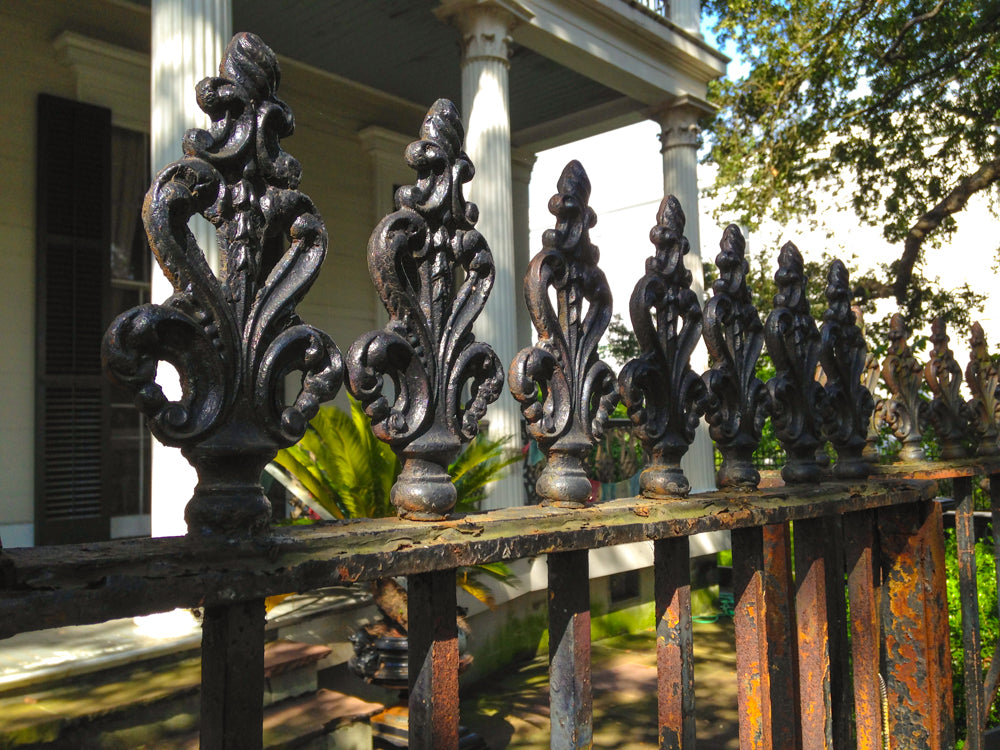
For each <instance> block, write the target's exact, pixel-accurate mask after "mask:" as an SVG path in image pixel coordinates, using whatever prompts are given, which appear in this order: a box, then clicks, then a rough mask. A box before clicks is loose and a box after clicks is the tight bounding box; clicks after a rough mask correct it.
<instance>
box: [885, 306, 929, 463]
mask: <svg viewBox="0 0 1000 750" xmlns="http://www.w3.org/2000/svg"><path fill="white" fill-rule="evenodd" d="M908 335H909V331H908V330H907V328H906V323H904V322H903V316H902V315H900V314H899V313H896V314H895V315H893V316H892V319H891V320H890V321H889V354H888V355H887V356H886V358H885V360H884V361H883V362H882V380H883V381H885V385H886V387H887V388H888V389H889V393H890V396H889V398H887V399H885V400H884V401H883V402H882V404H881V407H882V409H881V411H882V414H881V417H882V420H883V422H884V423H885V424H887V425H888V426H889V427H890V428H891V429H892V433H893V434H894V435H895V436H896V437H897V438H899V440H900V441H901V442H902V444H903V448H902V450H901V451H900V453H899V456H900V458H902V459H903V460H904V461H922V460H923V459H924V449H923V448H922V447H921V445H920V440H921V438H922V430H923V425H924V423H925V422H926V421H927V402H926V401H924V400H923V399H922V398H920V385H921V383H923V371H924V368H923V367H921V366H920V363H919V362H917V359H916V357H914V356H913V351H912V350H911V349H910V346H909V344H907V343H906V338H907V336H908Z"/></svg>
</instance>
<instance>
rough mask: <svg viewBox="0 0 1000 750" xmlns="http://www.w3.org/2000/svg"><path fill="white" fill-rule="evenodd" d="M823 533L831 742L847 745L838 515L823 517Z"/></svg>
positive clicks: (849, 713)
mask: <svg viewBox="0 0 1000 750" xmlns="http://www.w3.org/2000/svg"><path fill="white" fill-rule="evenodd" d="M825 523H826V525H827V529H828V531H827V534H826V561H827V563H826V592H827V598H826V619H827V622H828V623H829V630H828V633H827V637H828V638H829V644H830V692H831V699H832V701H833V746H834V747H836V748H842V747H849V746H850V745H851V744H853V742H854V731H853V727H854V710H853V705H852V704H853V700H854V699H853V692H852V690H851V662H850V653H851V649H850V646H849V645H848V641H847V580H846V576H845V571H846V564H845V562H844V524H843V519H842V518H841V517H840V516H839V515H838V516H829V517H827V519H826V521H825Z"/></svg>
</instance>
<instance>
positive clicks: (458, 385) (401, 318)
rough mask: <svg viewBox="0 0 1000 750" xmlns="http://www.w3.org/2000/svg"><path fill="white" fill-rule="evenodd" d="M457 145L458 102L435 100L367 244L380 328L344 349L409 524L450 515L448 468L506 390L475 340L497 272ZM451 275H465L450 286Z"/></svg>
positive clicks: (469, 171)
mask: <svg viewBox="0 0 1000 750" xmlns="http://www.w3.org/2000/svg"><path fill="white" fill-rule="evenodd" d="M464 138H465V130H464V129H463V127H462V119H461V116H460V115H459V112H458V109H457V108H456V107H455V105H454V104H452V103H451V102H450V101H448V100H446V99H439V100H438V101H436V102H435V103H434V104H433V105H432V106H431V108H430V110H428V112H427V115H426V117H425V118H424V122H423V125H422V126H421V128H420V140H417V141H414V142H413V143H411V144H410V145H409V146H407V148H406V161H407V163H408V164H409V165H410V167H412V168H413V169H414V170H415V171H416V172H417V181H416V183H415V184H414V185H409V186H406V187H402V188H400V189H399V190H397V191H396V207H397V208H396V210H395V211H393V212H392V213H390V214H389V215H388V216H386V217H385V218H384V219H383V220H382V221H381V222H380V223H379V224H378V226H377V227H375V231H374V232H373V233H372V236H371V239H370V240H369V242H368V269H369V271H370V273H371V276H372V279H373V281H374V282H375V287H376V288H377V289H378V293H379V295H380V296H381V298H382V302H383V304H384V305H385V309H386V310H387V311H388V313H389V322H388V323H387V324H386V326H385V328H384V329H382V330H380V331H371V332H369V333H366V334H365V335H363V336H361V338H359V339H358V340H357V341H356V342H354V345H353V346H352V347H351V350H350V352H349V353H348V383H347V385H348V389H349V390H350V392H351V393H352V394H353V395H354V397H355V398H357V399H358V400H359V401H360V402H361V403H362V405H363V406H364V409H365V412H366V413H367V414H368V416H370V417H371V420H372V430H373V431H374V432H375V435H376V436H377V437H378V438H379V439H380V440H383V441H385V442H387V443H389V445H391V446H392V448H393V450H395V451H396V453H397V454H398V455H399V456H400V458H401V460H402V462H403V470H402V472H401V473H400V475H399V478H398V479H397V480H396V484H395V485H393V488H392V494H391V497H392V502H393V503H394V504H395V505H396V507H397V509H398V510H399V515H400V516H402V517H405V518H412V519H415V520H439V519H441V518H445V517H446V516H447V514H448V512H449V511H450V510H451V509H452V508H453V507H454V505H455V488H454V485H453V484H452V483H451V480H450V479H449V477H448V471H447V468H448V464H449V463H451V461H453V460H454V458H455V456H456V455H457V454H458V451H459V449H460V448H461V445H462V443H464V442H467V441H469V440H471V439H472V438H474V437H475V436H476V434H477V432H478V430H479V420H480V419H482V417H483V416H484V415H485V414H486V407H487V405H489V404H490V403H492V402H493V401H495V400H496V399H497V397H498V396H499V395H500V389H501V388H502V386H503V368H502V366H501V364H500V361H499V359H497V356H496V354H495V353H494V352H493V349H491V348H490V346H489V345H488V344H485V343H483V342H481V341H476V339H475V336H474V335H473V333H472V324H473V322H474V321H475V319H476V318H477V317H478V316H479V313H480V312H481V311H482V309H483V306H484V305H485V304H486V299H487V297H488V296H489V293H490V290H491V289H492V287H493V279H494V277H495V274H496V269H495V267H494V264H493V254H492V253H491V252H490V248H489V246H488V245H487V244H486V240H485V238H484V237H483V236H482V235H481V234H480V233H479V232H478V231H477V230H476V229H475V224H476V221H477V219H478V218H479V210H478V209H477V208H476V205H475V204H474V203H467V202H466V200H465V195H464V193H463V189H462V185H463V184H465V183H466V182H468V181H469V180H471V179H472V176H473V175H474V174H475V169H474V168H473V165H472V162H471V161H470V160H469V157H468V156H467V155H466V153H465V152H464V151H463V150H462V146H463V140H464ZM459 268H461V269H462V271H463V272H464V278H462V279H461V280H460V281H456V271H457V270H458V269H459ZM385 378H389V380H390V381H391V382H392V387H391V388H386V387H385V385H386V384H385Z"/></svg>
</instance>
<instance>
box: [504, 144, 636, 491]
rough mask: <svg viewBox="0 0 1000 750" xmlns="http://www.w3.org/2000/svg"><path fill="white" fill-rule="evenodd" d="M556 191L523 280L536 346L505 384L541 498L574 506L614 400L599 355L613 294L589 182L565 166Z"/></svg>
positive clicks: (578, 168) (519, 359) (585, 486)
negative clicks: (526, 439) (551, 222)
mask: <svg viewBox="0 0 1000 750" xmlns="http://www.w3.org/2000/svg"><path fill="white" fill-rule="evenodd" d="M557 189H558V192H557V193H556V194H555V195H553V196H552V198H551V200H549V211H550V212H551V213H552V214H553V215H554V216H555V217H556V226H555V228H554V229H548V230H546V231H545V234H544V235H543V236H542V250H541V251H540V252H539V253H538V254H537V255H536V256H535V257H534V258H532V260H531V264H530V265H529V266H528V273H527V275H526V276H525V280H524V298H525V302H526V303H527V306H528V313H529V314H530V315H531V319H532V321H533V323H534V325H535V330H537V331H538V343H537V344H536V345H535V346H531V347H527V348H525V349H522V350H521V351H520V352H518V354H517V356H516V357H514V361H513V362H512V363H511V365H510V373H509V376H508V381H509V384H510V390H511V393H513V394H514V398H516V399H517V400H518V401H519V402H520V403H521V412H522V413H523V414H524V418H525V420H526V421H527V423H528V432H529V433H530V434H531V436H532V437H533V438H534V439H535V440H537V441H538V444H539V446H541V448H542V450H543V451H545V453H546V454H547V457H548V463H547V465H546V467H545V470H544V471H543V472H542V474H541V476H540V477H539V478H538V482H537V485H536V487H537V491H538V495H539V497H541V498H542V502H543V503H554V504H558V505H565V506H569V507H578V506H580V505H582V504H583V503H584V502H585V501H586V500H587V498H588V497H590V492H591V486H590V480H589V479H588V478H587V474H586V471H585V470H584V466H583V459H584V456H585V455H586V454H587V452H588V451H589V450H590V447H591V445H592V444H593V442H594V441H595V440H597V439H599V438H600V437H601V435H602V434H603V431H604V424H605V422H607V419H608V415H609V413H610V412H611V411H612V410H613V409H614V407H615V404H616V403H617V401H618V394H617V390H616V383H615V376H614V373H613V372H612V371H611V368H610V367H608V365H607V364H605V363H604V362H602V361H601V360H600V359H598V357H597V345H598V343H599V342H600V340H601V336H602V335H603V334H604V331H605V329H607V327H608V322H609V321H610V320H611V288H610V287H609V286H608V281H607V279H606V278H605V276H604V272H603V271H601V269H600V268H599V267H598V265H597V261H598V258H599V257H600V255H599V252H598V249H597V247H596V246H595V245H593V244H591V242H590V228H591V227H592V226H594V224H595V223H596V222H597V216H596V215H595V214H594V211H593V210H592V209H591V208H590V206H589V205H588V201H589V200H590V180H589V179H588V178H587V173H586V172H585V171H584V169H583V166H582V165H581V164H580V163H579V162H577V161H571V162H570V163H569V164H567V165H566V167H565V168H564V169H563V172H562V175H561V176H560V177H559V182H558V185H557ZM550 288H551V289H553V290H554V291H555V297H556V309H553V307H552V302H551V301H550V300H549V289H550ZM584 303H587V307H586V314H585V315H584Z"/></svg>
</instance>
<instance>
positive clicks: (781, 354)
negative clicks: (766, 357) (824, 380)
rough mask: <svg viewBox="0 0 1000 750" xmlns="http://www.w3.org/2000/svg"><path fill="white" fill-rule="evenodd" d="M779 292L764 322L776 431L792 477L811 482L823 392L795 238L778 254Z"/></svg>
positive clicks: (815, 336)
mask: <svg viewBox="0 0 1000 750" xmlns="http://www.w3.org/2000/svg"><path fill="white" fill-rule="evenodd" d="M774 280H775V283H776V284H777V285H778V293H777V294H775V295H774V309H773V310H772V311H771V314H770V315H768V316H767V322H766V323H765V324H764V340H765V341H766V342H767V351H768V354H770V355H771V360H772V361H773V362H774V369H775V374H774V377H772V378H771V379H770V380H769V381H768V382H767V390H768V393H769V394H770V396H771V419H772V422H773V424H774V432H775V435H776V436H777V438H778V440H779V441H780V442H781V446H782V447H783V448H784V449H785V453H786V454H787V456H788V461H787V462H786V464H785V466H784V467H783V468H782V469H781V476H782V478H783V479H784V480H785V481H786V482H788V483H793V482H811V481H815V480H816V479H817V478H818V477H819V475H820V467H819V464H818V463H817V462H816V449H817V447H819V445H820V412H821V410H822V408H823V403H824V399H825V395H826V394H825V392H824V390H823V386H822V385H820V384H819V382H817V380H816V365H817V363H818V362H819V353H820V335H819V329H818V328H817V327H816V321H815V320H813V318H812V316H811V315H810V314H809V302H808V300H807V299H806V276H805V266H804V264H803V262H802V255H801V253H799V250H798V248H797V247H795V245H793V244H792V243H791V242H788V243H785V245H784V247H782V248H781V252H780V253H779V254H778V271H777V273H776V274H775V275H774Z"/></svg>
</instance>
